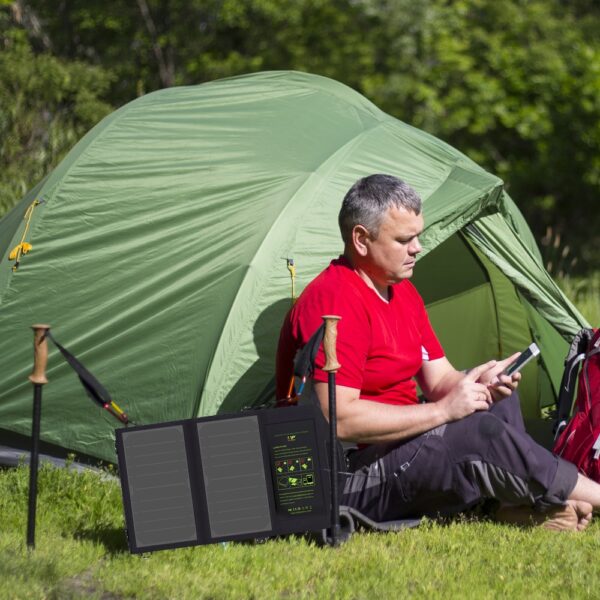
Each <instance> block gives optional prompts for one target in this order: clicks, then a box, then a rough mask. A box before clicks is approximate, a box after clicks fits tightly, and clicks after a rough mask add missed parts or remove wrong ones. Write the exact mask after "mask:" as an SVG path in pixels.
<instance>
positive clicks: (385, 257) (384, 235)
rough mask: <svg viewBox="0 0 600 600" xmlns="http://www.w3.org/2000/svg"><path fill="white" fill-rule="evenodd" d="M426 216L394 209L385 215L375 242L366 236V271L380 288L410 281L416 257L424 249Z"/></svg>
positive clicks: (390, 209)
mask: <svg viewBox="0 0 600 600" xmlns="http://www.w3.org/2000/svg"><path fill="white" fill-rule="evenodd" d="M423 225H424V222H423V215H422V214H420V215H416V214H415V213H414V212H411V211H408V210H405V209H403V208H396V207H395V206H392V207H391V208H389V209H388V211H387V213H386V214H385V215H384V217H383V220H382V222H381V226H380V227H379V234H378V236H377V238H376V239H372V237H371V236H367V237H366V239H365V246H366V248H367V254H366V256H365V259H366V260H365V265H364V269H365V271H366V272H367V274H368V275H369V277H370V278H371V280H372V281H373V283H374V284H375V285H376V286H377V287H381V288H384V287H387V286H388V285H391V284H393V283H398V282H399V281H401V280H402V279H406V278H408V277H411V276H412V274H413V267H414V266H415V261H416V257H417V254H418V253H419V252H421V250H422V249H423V248H422V247H421V244H420V243H419V238H418V236H419V235H420V234H421V233H422V232H423Z"/></svg>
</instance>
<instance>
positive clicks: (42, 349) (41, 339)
mask: <svg viewBox="0 0 600 600" xmlns="http://www.w3.org/2000/svg"><path fill="white" fill-rule="evenodd" d="M31 329H33V372H32V373H31V375H30V376H29V381H31V383H33V384H34V385H44V384H46V383H48V379H47V378H46V366H47V364H48V342H47V340H46V333H47V332H48V330H49V329H50V325H32V326H31Z"/></svg>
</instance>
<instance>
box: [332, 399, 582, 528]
mask: <svg viewBox="0 0 600 600" xmlns="http://www.w3.org/2000/svg"><path fill="white" fill-rule="evenodd" d="M348 462H349V471H350V473H349V474H348V475H347V476H346V480H345V483H344V488H343V489H344V492H343V495H342V499H341V503H342V504H345V505H347V506H351V507H354V508H356V509H358V510H360V511H361V512H362V513H364V514H365V515H367V516H368V517H370V518H372V519H374V520H376V521H389V520H394V519H402V518H405V517H406V518H408V517H420V516H438V515H442V516H447V515H452V514H456V513H458V512H461V511H464V510H466V509H469V508H471V507H473V506H475V505H477V504H479V503H480V502H481V501H483V500H484V499H487V498H494V499H496V500H498V501H500V502H501V503H503V504H512V505H529V506H533V507H535V508H536V509H538V510H541V511H543V510H547V509H548V508H549V507H550V506H553V505H562V504H564V502H565V500H566V499H567V498H568V496H569V494H570V493H571V491H572V490H573V488H574V487H575V483H576V481H577V469H576V467H575V466H574V465H572V464H571V463H568V462H565V461H564V460H562V459H560V458H558V457H556V456H554V455H553V454H552V453H551V452H549V451H548V450H546V449H545V448H543V447H542V446H540V445H539V444H537V443H536V442H534V441H533V440H532V439H531V437H529V435H528V434H527V433H526V432H525V426H524V424H523V417H522V415H521V409H520V405H519V398H518V395H517V394H516V393H514V394H513V395H512V396H511V397H510V398H506V399H505V400H502V401H500V402H498V403H496V404H494V405H493V406H492V407H491V408H490V410H489V411H482V412H477V413H474V414H472V415H470V416H469V417H466V418H464V419H461V420H460V421H454V422H452V423H448V424H446V425H442V426H440V427H436V428H435V429H432V430H431V431H428V432H426V433H424V434H422V435H419V436H418V437H416V438H412V439H410V440H408V441H402V442H400V443H398V442H394V443H388V444H374V445H372V446H368V447H367V448H365V449H362V450H356V451H354V452H353V453H351V454H350V456H349V458H348Z"/></svg>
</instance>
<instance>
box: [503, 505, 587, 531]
mask: <svg viewBox="0 0 600 600" xmlns="http://www.w3.org/2000/svg"><path fill="white" fill-rule="evenodd" d="M591 520H592V505H591V504H589V503H588V502H584V501H582V500H567V503H566V504H565V505H564V506H556V507H554V508H551V509H550V510H548V511H546V512H545V513H540V512H537V511H535V510H533V508H531V507H529V506H503V507H501V508H500V509H499V510H498V511H497V513H496V521H499V522H501V523H511V524H513V525H519V526H521V527H526V526H532V525H537V526H540V527H543V528H544V529H550V530H552V531H583V530H584V529H585V528H586V527H587V526H588V525H589V524H590V522H591Z"/></svg>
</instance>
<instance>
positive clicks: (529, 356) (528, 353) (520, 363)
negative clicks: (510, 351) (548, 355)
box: [502, 342, 540, 375]
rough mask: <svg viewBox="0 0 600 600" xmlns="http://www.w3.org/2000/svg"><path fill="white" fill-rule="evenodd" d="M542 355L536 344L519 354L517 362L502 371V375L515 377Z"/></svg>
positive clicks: (514, 361)
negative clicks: (531, 361) (530, 362)
mask: <svg viewBox="0 0 600 600" xmlns="http://www.w3.org/2000/svg"><path fill="white" fill-rule="evenodd" d="M539 353H540V349H539V348H538V347H537V344H536V343H535V342H534V343H533V344H531V346H529V348H527V350H525V351H524V352H521V354H519V356H518V358H517V359H516V360H513V362H511V363H510V365H508V367H506V369H504V371H502V375H514V374H515V373H517V372H518V371H520V370H521V369H522V368H523V367H524V366H525V365H526V364H527V363H528V362H529V361H530V360H533V359H534V358H535V357H536V356H538V355H539Z"/></svg>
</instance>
